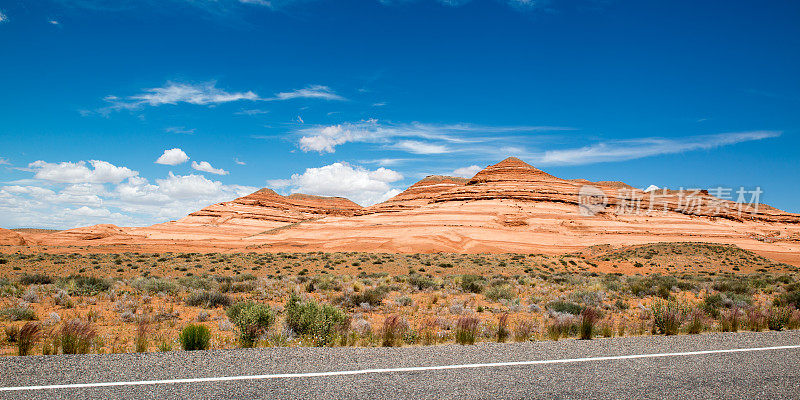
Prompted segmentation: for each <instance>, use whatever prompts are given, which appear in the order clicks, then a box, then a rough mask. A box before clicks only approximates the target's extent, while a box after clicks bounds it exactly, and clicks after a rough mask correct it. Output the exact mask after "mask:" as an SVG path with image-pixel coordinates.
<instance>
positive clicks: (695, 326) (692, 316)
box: [686, 308, 705, 335]
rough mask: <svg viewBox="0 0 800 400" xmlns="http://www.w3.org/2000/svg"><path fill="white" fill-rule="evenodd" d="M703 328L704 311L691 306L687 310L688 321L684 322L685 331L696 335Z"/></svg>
mask: <svg viewBox="0 0 800 400" xmlns="http://www.w3.org/2000/svg"><path fill="white" fill-rule="evenodd" d="M704 330H705V313H704V312H703V310H702V309H700V308H693V309H692V311H691V312H689V316H688V322H687V324H686V333H689V334H692V335H696V334H698V333H701V332H703V331H704Z"/></svg>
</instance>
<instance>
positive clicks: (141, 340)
mask: <svg viewBox="0 0 800 400" xmlns="http://www.w3.org/2000/svg"><path fill="white" fill-rule="evenodd" d="M148 333H150V327H149V326H148V325H147V322H146V321H144V320H141V321H139V323H138V324H137V325H136V339H135V343H136V352H137V353H144V352H146V351H147V342H148V340H147V335H148Z"/></svg>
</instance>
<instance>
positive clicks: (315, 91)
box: [269, 85, 347, 101]
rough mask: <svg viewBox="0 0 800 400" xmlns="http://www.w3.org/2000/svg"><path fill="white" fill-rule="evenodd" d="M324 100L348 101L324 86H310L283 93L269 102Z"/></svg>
mask: <svg viewBox="0 0 800 400" xmlns="http://www.w3.org/2000/svg"><path fill="white" fill-rule="evenodd" d="M301 98H303V99H323V100H338V101H344V100H347V99H345V98H344V97H342V96H340V95H338V94H336V92H334V91H333V90H332V89H331V88H329V87H327V86H323V85H309V86H306V87H304V88H302V89H297V90H292V91H291V92H281V93H278V94H276V95H275V97H274V99H269V100H291V99H301Z"/></svg>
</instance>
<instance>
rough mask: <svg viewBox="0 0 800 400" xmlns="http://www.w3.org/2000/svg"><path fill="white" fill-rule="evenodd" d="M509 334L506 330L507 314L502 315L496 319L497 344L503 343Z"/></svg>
mask: <svg viewBox="0 0 800 400" xmlns="http://www.w3.org/2000/svg"><path fill="white" fill-rule="evenodd" d="M510 334H511V332H510V331H509V329H508V313H504V314H502V315H500V317H499V318H497V335H496V336H497V342H498V343H505V341H506V340H507V339H508V336H509V335H510Z"/></svg>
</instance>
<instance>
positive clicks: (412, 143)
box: [392, 140, 450, 154]
mask: <svg viewBox="0 0 800 400" xmlns="http://www.w3.org/2000/svg"><path fill="white" fill-rule="evenodd" d="M392 148H394V149H397V150H404V151H407V152H409V153H414V154H442V153H447V152H448V151H450V150H449V149H448V147H447V146H445V145H443V144H434V143H426V142H420V141H418V140H401V141H399V142H397V143H395V144H394V145H393V146H392Z"/></svg>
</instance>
